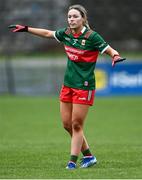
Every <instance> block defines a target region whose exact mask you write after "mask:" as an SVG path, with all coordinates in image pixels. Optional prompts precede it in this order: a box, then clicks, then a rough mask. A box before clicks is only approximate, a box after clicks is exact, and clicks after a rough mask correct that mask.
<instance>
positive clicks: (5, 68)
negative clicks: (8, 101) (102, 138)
mask: <svg viewBox="0 0 142 180" xmlns="http://www.w3.org/2000/svg"><path fill="white" fill-rule="evenodd" d="M107 62H108V61H107ZM65 66H66V60H64V59H59V60H54V59H53V60H52V59H51V60H48V61H47V60H45V59H38V60H26V59H23V60H20V61H18V60H6V61H0V94H5V93H10V94H18V95H40V96H41V95H58V94H59V91H60V88H61V85H62V82H63V76H64V71H65ZM95 74H96V87H97V91H96V94H97V95H98V96H109V95H142V62H141V61H137V62H136V61H130V62H125V63H121V64H117V65H116V67H115V68H112V67H111V64H110V63H99V62H98V63H97V65H96V69H95Z"/></svg>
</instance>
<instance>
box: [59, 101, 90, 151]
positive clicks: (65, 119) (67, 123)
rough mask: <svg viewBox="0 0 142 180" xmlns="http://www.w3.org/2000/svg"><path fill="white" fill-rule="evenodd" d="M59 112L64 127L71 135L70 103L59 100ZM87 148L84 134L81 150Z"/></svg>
mask: <svg viewBox="0 0 142 180" xmlns="http://www.w3.org/2000/svg"><path fill="white" fill-rule="evenodd" d="M60 113H61V119H62V123H63V126H64V128H65V129H66V131H67V132H68V133H69V134H70V136H71V137H72V103H66V102H60ZM87 149H89V145H88V143H87V140H86V138H85V136H84V135H83V143H82V148H81V151H82V152H84V151H85V150H87Z"/></svg>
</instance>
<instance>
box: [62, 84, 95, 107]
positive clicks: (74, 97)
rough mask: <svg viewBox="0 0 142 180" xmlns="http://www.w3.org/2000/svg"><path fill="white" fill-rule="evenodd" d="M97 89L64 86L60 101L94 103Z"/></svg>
mask: <svg viewBox="0 0 142 180" xmlns="http://www.w3.org/2000/svg"><path fill="white" fill-rule="evenodd" d="M94 97H95V90H82V89H75V88H70V87H67V86H64V85H63V86H62V89H61V92H60V101H63V102H71V103H74V104H86V105H91V106H92V105H93V102H94Z"/></svg>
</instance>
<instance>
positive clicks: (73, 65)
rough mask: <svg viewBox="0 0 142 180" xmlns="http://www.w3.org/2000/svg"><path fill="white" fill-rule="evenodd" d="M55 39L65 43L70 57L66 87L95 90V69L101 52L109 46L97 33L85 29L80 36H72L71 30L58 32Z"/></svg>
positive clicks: (66, 74)
mask: <svg viewBox="0 0 142 180" xmlns="http://www.w3.org/2000/svg"><path fill="white" fill-rule="evenodd" d="M55 38H56V39H57V40H58V41H59V42H63V44H64V48H65V51H66V54H67V56H68V62H67V68H66V71H65V76H64V85H65V86H68V87H72V88H77V89H84V90H92V89H95V75H94V69H95V65H96V61H97V57H98V54H99V52H101V53H103V52H104V51H105V50H106V49H107V48H108V47H109V45H108V44H107V43H106V42H105V41H104V39H103V38H102V37H101V36H100V35H99V34H98V33H97V32H95V31H91V30H89V29H88V28H87V27H84V28H83V29H82V31H81V33H80V34H72V33H71V31H70V29H69V28H64V29H60V30H57V31H56V32H55Z"/></svg>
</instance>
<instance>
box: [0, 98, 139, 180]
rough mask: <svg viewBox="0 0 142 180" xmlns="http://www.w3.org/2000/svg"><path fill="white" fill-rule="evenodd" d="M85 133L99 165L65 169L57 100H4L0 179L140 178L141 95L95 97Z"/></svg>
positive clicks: (66, 142)
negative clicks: (71, 169) (70, 169)
mask: <svg viewBox="0 0 142 180" xmlns="http://www.w3.org/2000/svg"><path fill="white" fill-rule="evenodd" d="M84 130H85V134H86V136H87V138H88V142H89V144H90V147H91V150H92V152H93V153H94V154H95V155H96V157H97V159H98V164H97V165H96V166H94V167H91V168H88V169H80V168H77V169H76V170H73V171H69V170H66V169H65V166H66V164H67V161H68V159H69V154H70V137H69V135H68V134H67V133H66V132H65V131H64V130H63V128H62V124H61V121H60V114H59V102H58V98H49V97H11V96H10V97H9V96H4V97H2V96H1V97H0V178H1V179H2V178H3V179H4V178H5V179H7V178H15V179H17V178H18V179H22V178H23V179H24V178H28V179H30V178H32V179H38V178H42V179H48V178H50V179H51V178H52V179H54V178H56V179H57V178H59V179H63V178H66V179H68V178H74V179H77V178H79V179H95V178H98V179H99V178H102V179H105V178H108V179H111V178H118V179H122V178H129V179H134V178H137V179H138V178H142V97H119V98H116V97H112V98H111V97H110V98H99V97H97V98H96V100H95V105H94V106H93V107H91V108H90V112H89V114H88V117H87V119H86V124H85V129H84ZM80 157H81V156H80Z"/></svg>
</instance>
